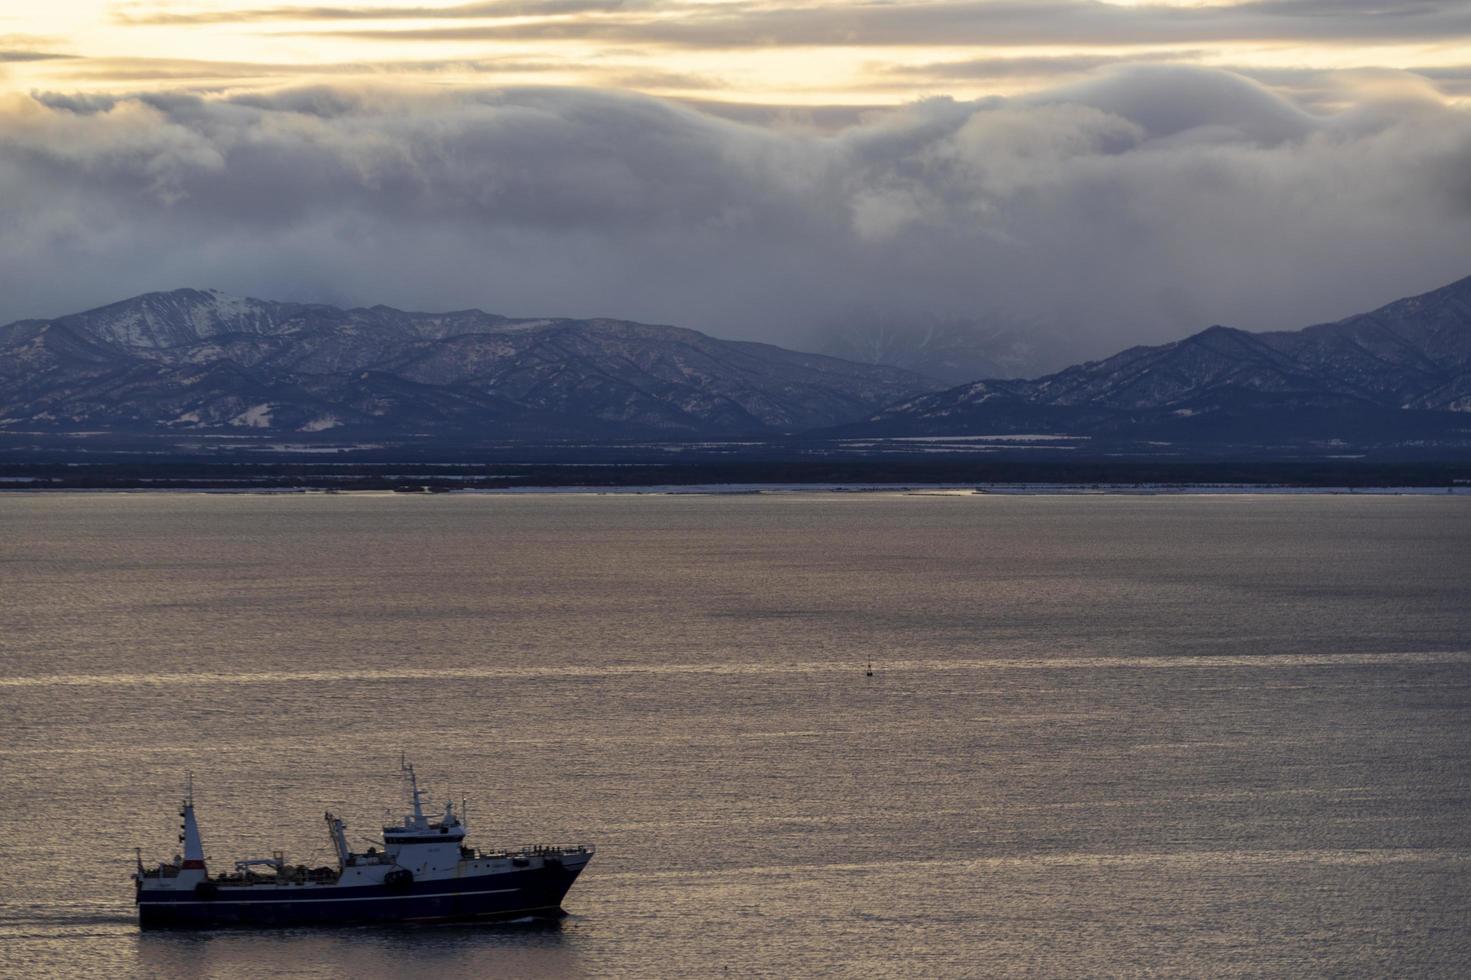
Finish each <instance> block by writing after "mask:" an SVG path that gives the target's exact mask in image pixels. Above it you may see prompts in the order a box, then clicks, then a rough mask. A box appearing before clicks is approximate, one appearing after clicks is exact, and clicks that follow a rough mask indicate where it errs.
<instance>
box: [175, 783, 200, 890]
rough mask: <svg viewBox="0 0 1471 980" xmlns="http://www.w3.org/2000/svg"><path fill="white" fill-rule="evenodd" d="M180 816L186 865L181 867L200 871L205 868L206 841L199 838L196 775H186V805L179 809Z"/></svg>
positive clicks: (180, 839) (180, 840)
mask: <svg viewBox="0 0 1471 980" xmlns="http://www.w3.org/2000/svg"><path fill="white" fill-rule="evenodd" d="M179 816H180V817H182V818H183V819H184V822H183V823H182V824H181V825H180V826H179V830H180V831H181V833H180V834H179V843H181V844H183V845H184V863H183V864H181V865H180V866H179V867H180V868H181V869H182V870H185V871H191V870H193V871H199V872H201V873H203V872H204V871H205V867H204V841H203V840H201V839H200V836H199V821H197V820H196V819H195V818H194V773H193V772H189V773H186V774H185V779H184V803H183V805H182V806H181V807H179Z"/></svg>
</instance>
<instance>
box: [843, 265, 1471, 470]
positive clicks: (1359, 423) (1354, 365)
mask: <svg viewBox="0 0 1471 980" xmlns="http://www.w3.org/2000/svg"><path fill="white" fill-rule="evenodd" d="M1004 433H1042V434H1046V433H1053V434H1074V435H1088V436H1092V437H1094V438H1095V439H1104V440H1107V439H1118V440H1155V441H1166V442H1169V443H1171V444H1178V445H1183V446H1189V445H1192V444H1198V443H1210V444H1217V445H1219V444H1223V443H1224V444H1233V445H1240V446H1243V447H1262V446H1272V445H1282V444H1288V443H1302V442H1315V443H1330V444H1331V443H1335V442H1341V443H1344V444H1346V445H1362V444H1370V443H1372V444H1376V445H1382V444H1405V443H1415V442H1422V441H1426V440H1429V441H1432V442H1449V443H1455V444H1458V445H1471V278H1466V279H1462V280H1460V281H1459V282H1456V283H1452V284H1451V285H1449V286H1446V287H1444V288H1442V289H1437V290H1435V291H1434V292H1430V293H1426V294H1424V295H1422V296H1415V297H1411V298H1409V299H1402V300H1399V301H1398V302H1395V303H1391V304H1389V305H1388V306H1385V307H1382V308H1381V309H1378V310H1375V311H1373V312H1372V313H1365V314H1361V315H1359V316H1352V317H1349V318H1347V319H1345V320H1340V321H1338V322H1336V323H1325V324H1319V325H1317V326H1312V327H1308V328H1306V329H1303V330H1297V331H1290V332H1289V331H1282V332H1274V333H1248V332H1246V331H1243V330H1235V329H1231V328H1229V327H1221V326H1215V327H1211V328H1209V329H1207V330H1203V331H1201V332H1200V333H1197V334H1194V335H1193V336H1190V337H1186V338H1185V339H1183V340H1179V341H1176V342H1175V343H1172V344H1164V345H1161V346H1157V347H1134V348H1130V349H1129V350H1126V351H1124V352H1122V353H1120V354H1116V355H1114V356H1113V357H1110V358H1107V359H1105V360H1101V361H1091V362H1088V363H1086V364H1079V365H1076V366H1074V367H1070V368H1067V369H1066V370H1063V371H1059V372H1057V373H1055V374H1049V375H1046V376H1044V377H1040V378H1036V379H1034V380H1030V381H1023V380H986V381H975V382H972V383H969V384H964V385H960V386H959V387H955V388H950V389H947V390H945V391H940V392H931V393H926V394H922V395H919V396H916V397H914V398H911V399H907V400H905V401H903V402H900V403H899V404H896V405H892V406H890V407H888V408H886V409H885V410H883V411H882V412H878V413H875V414H874V415H872V416H870V417H869V418H868V419H866V420H865V421H863V422H859V423H854V424H851V425H848V426H844V427H842V428H840V429H839V430H837V432H836V433H835V434H837V435H847V436H857V435H862V436H908V437H917V436H954V435H960V434H1004Z"/></svg>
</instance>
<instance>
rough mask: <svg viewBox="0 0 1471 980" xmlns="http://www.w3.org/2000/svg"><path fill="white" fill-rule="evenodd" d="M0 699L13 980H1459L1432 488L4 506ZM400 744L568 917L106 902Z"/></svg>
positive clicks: (1462, 802)
mask: <svg viewBox="0 0 1471 980" xmlns="http://www.w3.org/2000/svg"><path fill="white" fill-rule="evenodd" d="M870 661H872V664H873V676H872V677H868V676H866V666H867V664H868V663H869V662H870ZM0 719H3V729H0V732H3V737H0V784H3V790H4V792H3V794H0V841H3V843H0V854H3V858H4V859H3V861H0V974H4V975H6V976H96V977H114V978H117V977H170V976H213V977H288V976H342V977H370V978H371V977H395V976H406V975H415V974H418V973H424V974H432V975H437V976H446V977H451V976H514V977H576V976H634V977H664V976H670V977H674V976H743V977H744V976H774V977H790V976H849V977H871V976H895V977H899V976H903V977H969V976H978V977H979V976H1045V977H1063V976H1112V975H1117V976H1132V975H1151V976H1180V977H1203V976H1391V975H1397V976H1407V975H1416V976H1443V977H1453V976H1464V975H1467V973H1468V972H1471V501H1468V500H1467V498H1465V497H1415V496H1391V495H1386V496H1359V495H1301V496H1277V495H1254V496H1236V495H1216V496H1192V495H1167V496H1143V497H1140V496H1112V495H1104V496H1054V495H1045V494H1038V495H1029V496H1028V495H1023V496H995V495H985V494H969V493H917V492H916V493H864V494H842V493H802V494H763V495H718V494H716V495H667V494H661V495H635V494H622V495H597V494H528V495H510V494H508V495H477V494H445V495H412V496H411V495H399V494H382V495H377V494H338V495H323V494H313V495H302V494H290V495H276V496H269V495H212V494H58V495H45V494H10V495H4V496H0ZM401 752H402V753H406V754H407V755H408V757H409V758H410V760H411V761H413V762H414V763H415V764H416V766H417V768H418V770H419V773H420V775H421V777H422V778H423V779H424V780H425V781H426V782H427V784H428V787H429V789H430V792H431V796H432V797H433V798H434V799H436V800H437V801H441V802H442V801H443V800H445V799H454V800H456V801H458V800H460V799H461V798H462V797H463V798H467V799H468V801H469V812H468V823H469V827H470V840H471V842H472V843H474V844H476V845H478V846H480V847H482V848H487V849H488V848H491V847H495V846H502V845H521V844H530V843H552V842H561V843H577V842H592V843H595V844H596V845H597V846H598V854H597V857H596V858H595V859H594V861H593V862H592V864H591V866H590V867H589V869H588V871H587V872H586V873H585V874H584V875H583V877H582V878H581V879H580V880H579V882H578V883H577V884H576V886H575V887H574V888H573V890H572V891H571V893H570V894H569V895H568V897H567V900H566V902H565V903H564V904H565V907H566V909H567V911H568V912H569V913H570V914H569V916H568V917H567V918H566V919H564V920H563V921H561V922H560V923H558V924H556V925H551V926H548V925H544V924H533V923H511V924H503V925H489V926H484V925H482V926H473V927H467V926H424V927H402V928H386V929H385V928H371V929H368V928H361V929H360V928H348V929H336V930H282V931H237V932H218V933H205V934H170V933H147V934H143V933H140V932H139V931H138V930H137V928H136V923H135V916H134V911H133V905H132V896H133V888H132V882H131V881H130V880H129V874H130V872H131V870H132V866H133V860H134V858H133V848H134V847H135V846H136V847H142V849H143V853H144V856H145V859H150V860H157V859H160V858H167V857H170V856H172V855H173V854H174V853H175V852H176V851H177V844H176V843H175V839H174V835H175V834H176V832H177V818H176V816H175V814H176V809H177V803H178V799H179V797H180V794H181V791H182V784H183V778H184V772H185V770H192V772H193V774H194V787H195V797H196V803H197V808H198V814H199V818H200V821H201V825H202V830H203V835H204V841H205V846H206V852H207V854H208V855H209V858H210V860H211V865H212V867H213V869H215V870H223V869H226V868H228V866H229V864H230V862H231V861H233V860H234V859H236V858H246V857H266V856H269V855H270V853H271V852H272V851H273V850H276V849H284V850H285V851H286V852H287V857H288V859H290V860H292V861H302V862H304V863H309V864H312V865H318V864H325V863H330V860H331V858H330V855H331V851H330V846H329V842H328V839H327V835H326V830H325V827H324V826H323V823H322V812H323V811H324V810H327V809H331V810H332V811H333V812H335V813H338V814H339V815H341V816H343V817H344V818H345V819H346V820H347V822H348V825H349V831H348V833H349V837H350V838H351V839H352V841H353V843H354V845H355V846H357V847H359V848H361V847H363V846H366V844H365V840H366V839H368V838H372V837H373V836H374V835H375V833H376V829H377V827H378V826H380V825H381V823H382V822H383V820H384V817H385V807H388V808H389V809H391V810H392V811H393V814H397V812H398V811H399V806H398V800H399V798H400V790H399V786H398V782H397V778H398V777H397V767H398V761H399V756H400V753H401Z"/></svg>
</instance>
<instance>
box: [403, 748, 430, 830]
mask: <svg viewBox="0 0 1471 980" xmlns="http://www.w3.org/2000/svg"><path fill="white" fill-rule="evenodd" d="M398 766H399V769H400V770H401V771H402V772H403V774H404V779H405V780H406V781H407V783H408V789H409V803H410V805H412V806H413V808H414V824H413V825H414V826H415V827H422V826H423V825H424V800H423V791H422V790H420V789H419V780H418V779H417V778H415V776H414V766H413V764H412V763H410V762H409V761H408V759H407V757H405V756H404V755H403V754H402V753H400V755H399V757H398Z"/></svg>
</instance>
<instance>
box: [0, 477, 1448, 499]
mask: <svg viewBox="0 0 1471 980" xmlns="http://www.w3.org/2000/svg"><path fill="white" fill-rule="evenodd" d="M61 494H82V495H92V494H170V495H174V494H206V495H214V496H219V495H224V496H248V495H257V496H273V497H274V496H286V495H297V496H324V497H327V496H333V497H335V496H348V495H351V496H357V497H362V496H379V497H390V496H391V497H439V496H457V497H466V496H528V495H534V496H547V495H558V494H564V495H572V496H668V497H720V496H725V497H750V496H801V495H815V494H829V495H839V494H843V495H865V494H895V495H899V496H910V497H942V496H943V497H987V496H1002V497H1045V496H1067V497H1081V496H1122V497H1157V496H1175V497H1178V496H1358V497H1385V496H1394V497H1471V485H1452V486H1414V485H1384V486H1349V485H1337V486H1333V485H1325V486H1305V485H1291V484H1252V483H1149V484H1133V483H1115V484H1109V483H1103V484H1082V483H996V484H977V483H933V484H928V483H902V484H901V483H759V484H739V483H709V484H667V483H666V484H647V485H628V486H623V485H616V484H607V485H591V486H576V485H570V486H569V485H544V486H536V485H528V486H505V487H480V486H476V487H444V486H432V487H431V486H429V485H425V486H422V487H398V488H383V487H342V488H333V487H302V486H291V485H276V486H272V485H254V486H248V487H243V486H187V487H170V486H132V487H75V486H37V485H36V484H35V483H30V482H22V481H19V480H16V479H14V478H11V479H9V480H6V481H5V482H3V483H0V497H4V496H12V495H14V496H55V495H61Z"/></svg>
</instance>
